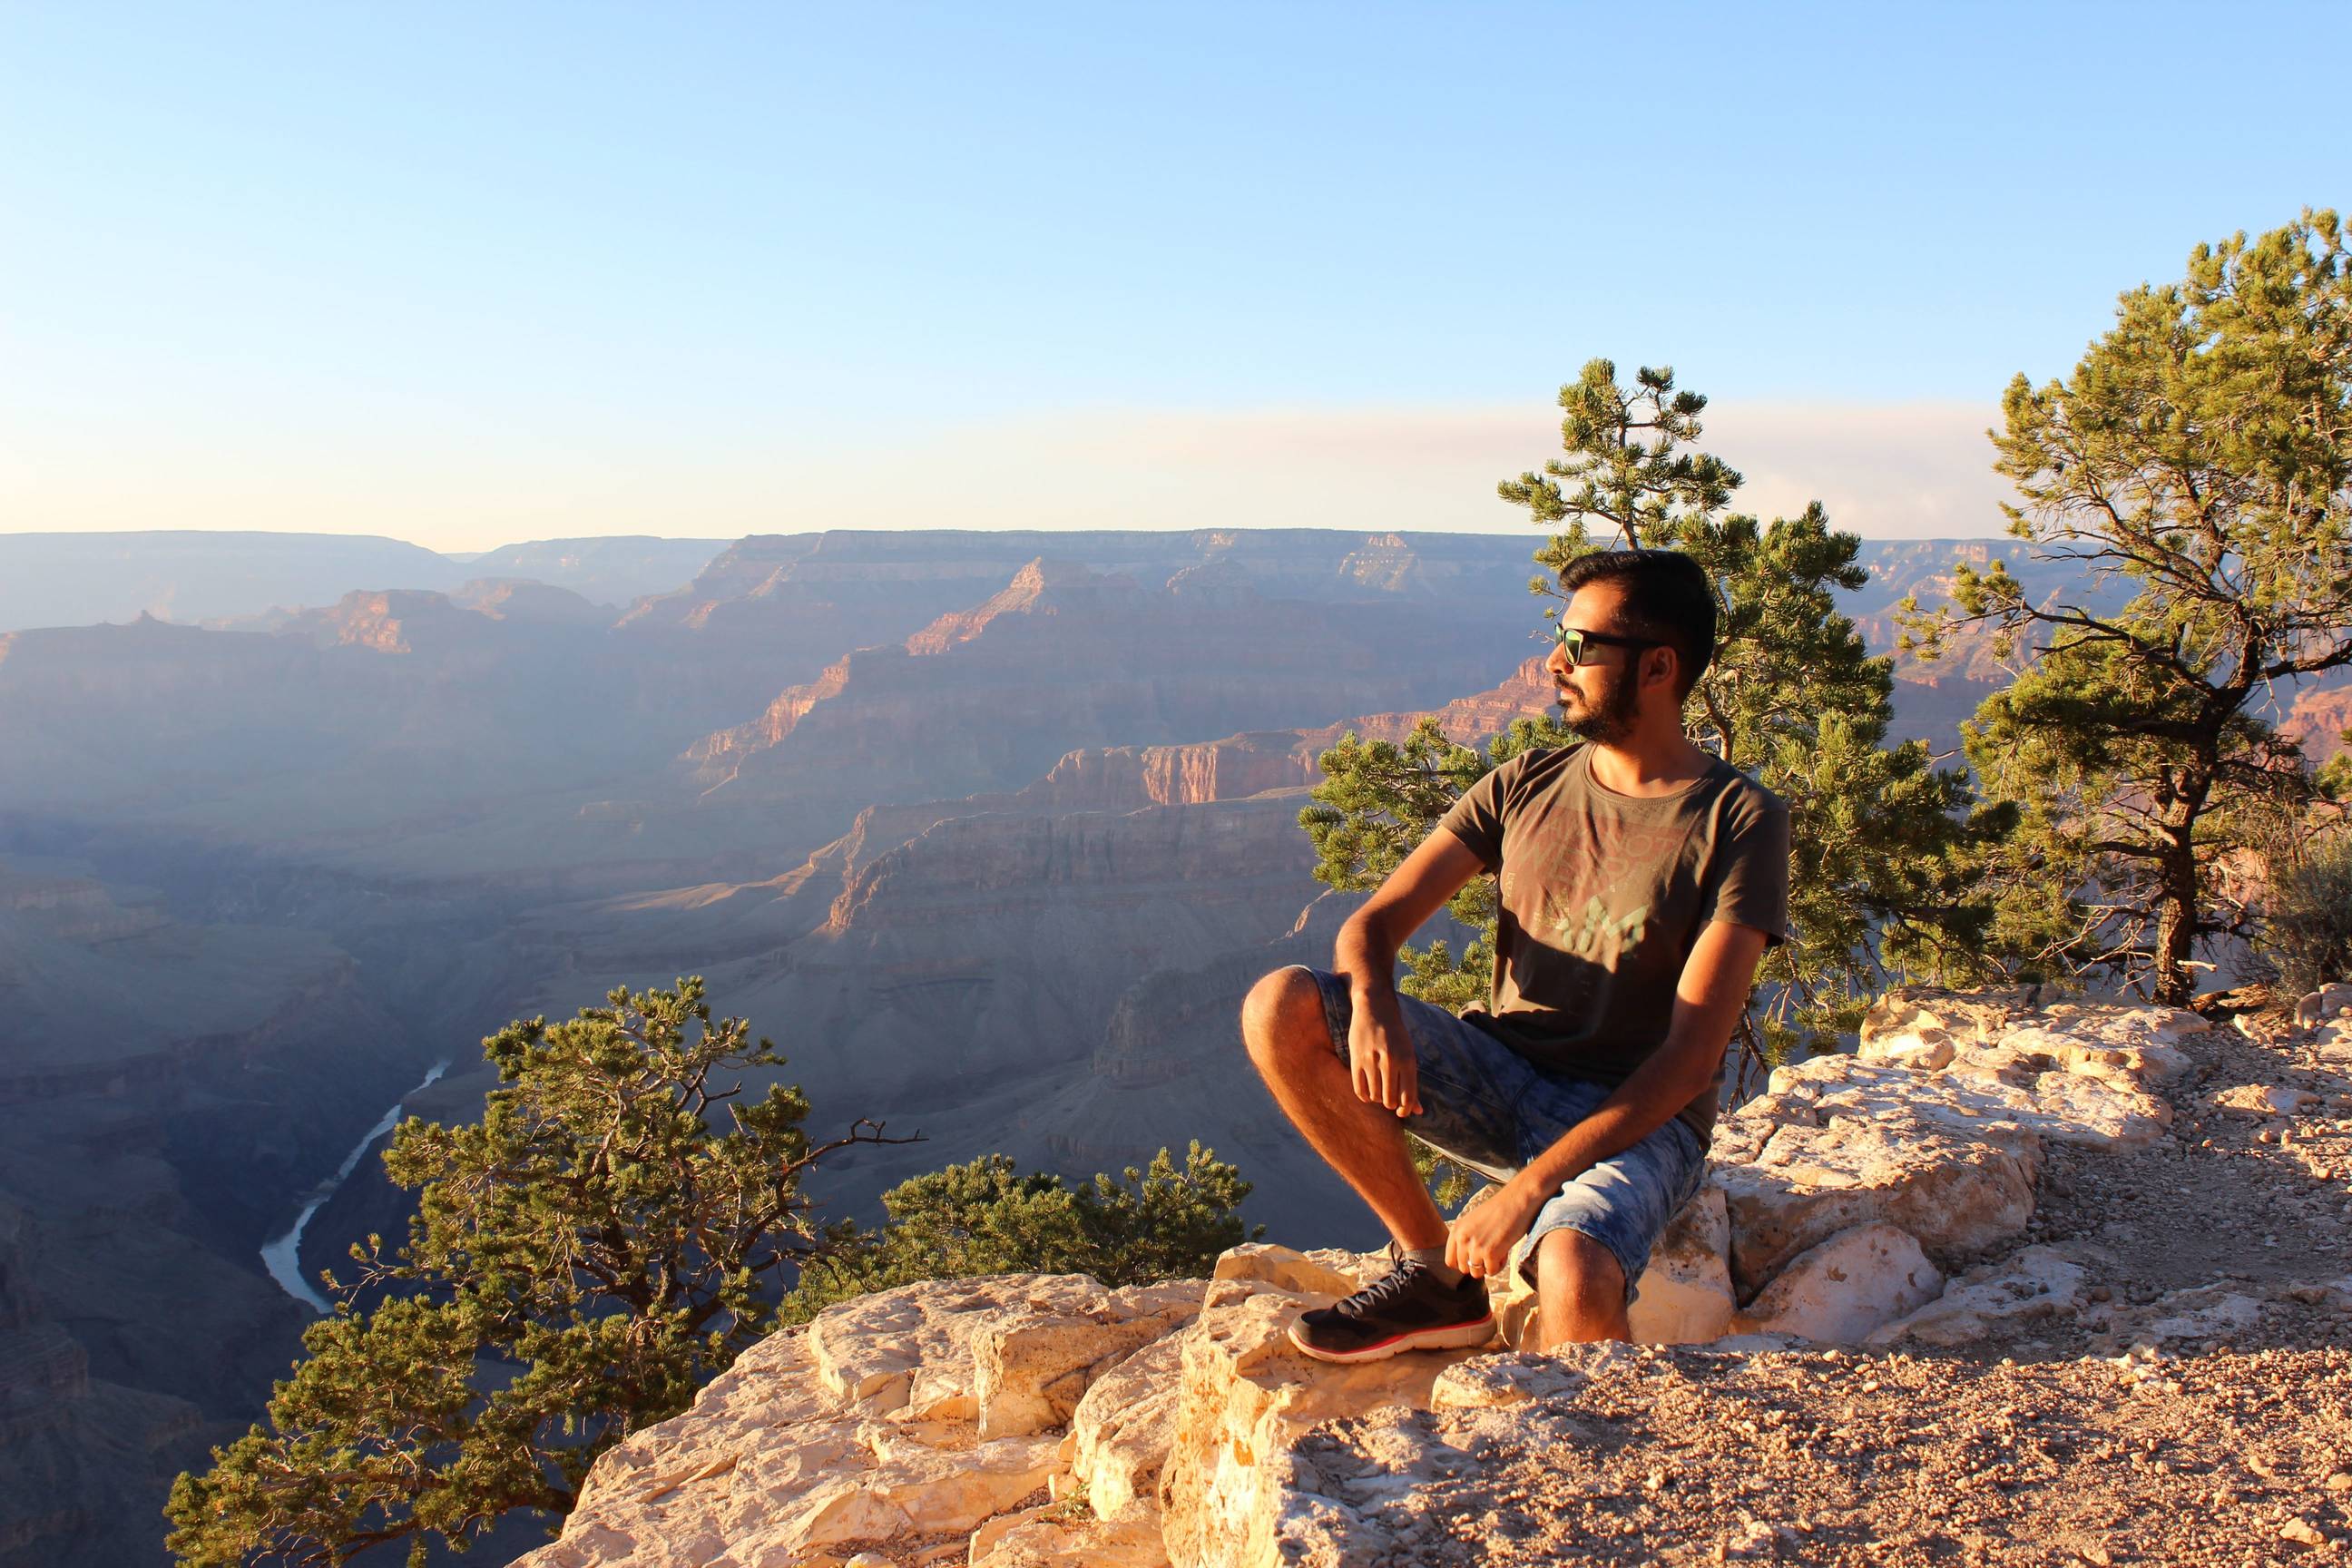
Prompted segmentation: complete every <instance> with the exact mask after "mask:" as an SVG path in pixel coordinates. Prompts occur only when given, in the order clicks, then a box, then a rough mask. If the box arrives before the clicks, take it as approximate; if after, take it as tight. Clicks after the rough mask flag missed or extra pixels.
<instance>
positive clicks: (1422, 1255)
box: [1397, 1247, 1468, 1285]
mask: <svg viewBox="0 0 2352 1568" xmlns="http://www.w3.org/2000/svg"><path fill="white" fill-rule="evenodd" d="M1397 1255H1398V1256H1399V1257H1401V1258H1409V1259H1411V1260H1412V1262H1415V1263H1418V1264H1420V1265H1421V1266H1422V1267H1423V1268H1426V1269H1428V1270H1429V1274H1430V1278H1432V1279H1435V1280H1436V1281H1437V1282H1438V1283H1439V1284H1440V1285H1459V1284H1461V1283H1462V1281H1463V1280H1464V1279H1467V1278H1468V1276H1467V1275H1465V1274H1464V1273H1463V1272H1462V1270H1460V1269H1459V1268H1454V1267H1453V1266H1452V1265H1451V1264H1449V1263H1447V1262H1446V1261H1445V1248H1444V1247H1399V1248H1398V1249H1397Z"/></svg>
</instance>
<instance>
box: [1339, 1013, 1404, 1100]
mask: <svg viewBox="0 0 2352 1568" xmlns="http://www.w3.org/2000/svg"><path fill="white" fill-rule="evenodd" d="M1383 1004H1385V1005H1383ZM1348 1066H1349V1074H1350V1076H1351V1078H1352V1079H1353V1081H1354V1084H1355V1088H1356V1098H1357V1099H1358V1100H1362V1101H1364V1102H1365V1103H1366V1104H1367V1105H1377V1106H1380V1107H1381V1108H1382V1109H1384V1110H1393V1111H1395V1112H1396V1113H1397V1114H1398V1115H1399V1116H1418V1115H1420V1114H1421V1079H1420V1073H1419V1070H1418V1069H1417V1068H1415V1067H1414V1065H1413V1059H1412V1035H1411V1034H1410V1033H1408V1032H1407V1031H1406V1029H1405V1026H1404V1013H1403V1010H1402V1008H1400V1007H1398V1005H1396V998H1395V997H1394V996H1393V995H1391V996H1389V997H1386V998H1377V997H1370V996H1358V997H1357V998H1356V1006H1355V1013H1354V1016H1353V1017H1352V1018H1350V1020H1349V1024H1348Z"/></svg>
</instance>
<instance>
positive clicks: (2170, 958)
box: [2152, 823, 2197, 1007]
mask: <svg viewBox="0 0 2352 1568" xmlns="http://www.w3.org/2000/svg"><path fill="white" fill-rule="evenodd" d="M2191 831H2192V824H2189V823H2184V824H2182V825H2181V826H2179V827H2177V828H2174V827H2170V826H2168V827H2167V830H2166V832H2165V835H2164V840H2165V843H2164V858H2163V859H2161V860H2160V861H2158V872H2157V875H2158V886H2159V888H2160V889H2161V890H2160V891H2159V892H2158V895H2157V900H2156V984H2155V986H2154V987H2153V992H2152V995H2153V999H2154V1000H2155V1001H2158V1002H2159V1003H2162V1004H2163V1005H2165V1006H2168V1007H2186V1006H2188V1005H2189V999H2190V998H2191V997H2193V996H2194V995H2196V994H2197V977H2196V975H2195V973H2193V972H2191V971H2190V969H2189V952H2190V947H2191V944H2192V943H2193V942H2195V941H2196V938H2197V854H2196V850H2195V849H2194V847H2192V846H2193V840H2192V839H2191V837H2190V833H2191Z"/></svg>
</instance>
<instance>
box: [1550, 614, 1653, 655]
mask: <svg viewBox="0 0 2352 1568" xmlns="http://www.w3.org/2000/svg"><path fill="white" fill-rule="evenodd" d="M1551 637H1552V641H1554V642H1556V643H1558V644H1559V646H1560V647H1561V648H1562V649H1563V650H1565V651H1566V653H1567V654H1568V662H1569V663H1570V664H1592V663H1596V662H1598V661H1597V660H1595V659H1594V658H1592V655H1591V649H1593V648H1594V647H1664V646H1665V644H1664V643H1662V642H1659V641H1658V640H1657V639H1656V638H1654V637H1615V636H1612V635H1611V634H1610V633H1608V632H1588V631H1586V630H1585V629H1584V628H1583V627H1581V626H1561V625H1559V624H1557V623H1555V624H1554V625H1553V626H1552V628H1551Z"/></svg>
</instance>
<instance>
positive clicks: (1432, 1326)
mask: <svg viewBox="0 0 2352 1568" xmlns="http://www.w3.org/2000/svg"><path fill="white" fill-rule="evenodd" d="M1389 1260H1390V1268H1389V1272H1388V1273H1387V1275H1386V1276H1384V1277H1383V1278H1381V1279H1378V1280H1375V1281H1374V1282H1373V1283H1371V1284H1370V1285H1367V1286H1365V1287H1364V1288H1363V1289H1360V1290H1359V1291H1357V1292H1356V1293H1355V1294H1354V1295H1352V1296H1350V1297H1349V1298H1347V1299H1346V1300H1342V1301H1334V1302H1333V1303H1332V1304H1331V1305H1329V1306H1328V1307H1318V1308H1316V1309H1314V1310H1311V1311H1307V1312H1302V1313H1300V1314H1299V1316H1298V1320H1297V1321H1296V1322H1294V1323H1292V1324H1291V1325H1290V1342H1291V1343H1292V1344H1294V1345H1297V1347H1298V1348H1299V1349H1300V1350H1301V1351H1303V1352H1306V1353H1307V1354H1308V1355H1311V1356H1313V1357H1314V1358H1315V1359H1316V1360H1317V1361H1382V1360H1385V1359H1386V1358H1388V1357H1390V1356H1392V1355H1395V1354H1397V1353H1398V1352H1401V1351H1425V1350H1465V1349H1469V1348H1471V1347H1474V1346H1476V1345H1483V1344H1485V1343H1486V1342H1487V1341H1488V1340H1490V1339H1492V1338H1494V1337H1495V1314H1494V1311H1493V1310H1492V1309H1490V1308H1489V1307H1488V1306H1487V1305H1486V1281H1485V1280H1483V1279H1477V1278H1475V1276H1471V1275H1465V1276H1463V1278H1462V1282H1461V1283H1460V1284H1458V1285H1441V1284H1439V1283H1438V1282H1437V1278H1436V1276H1435V1275H1433V1274H1432V1273H1431V1272H1430V1271H1429V1270H1428V1269H1427V1268H1424V1267H1423V1265H1421V1264H1419V1263H1416V1262H1414V1261H1412V1259H1411V1258H1404V1257H1402V1256H1400V1254H1399V1252H1398V1249H1397V1248H1396V1247H1393V1246H1391V1247H1390V1248H1389Z"/></svg>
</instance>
